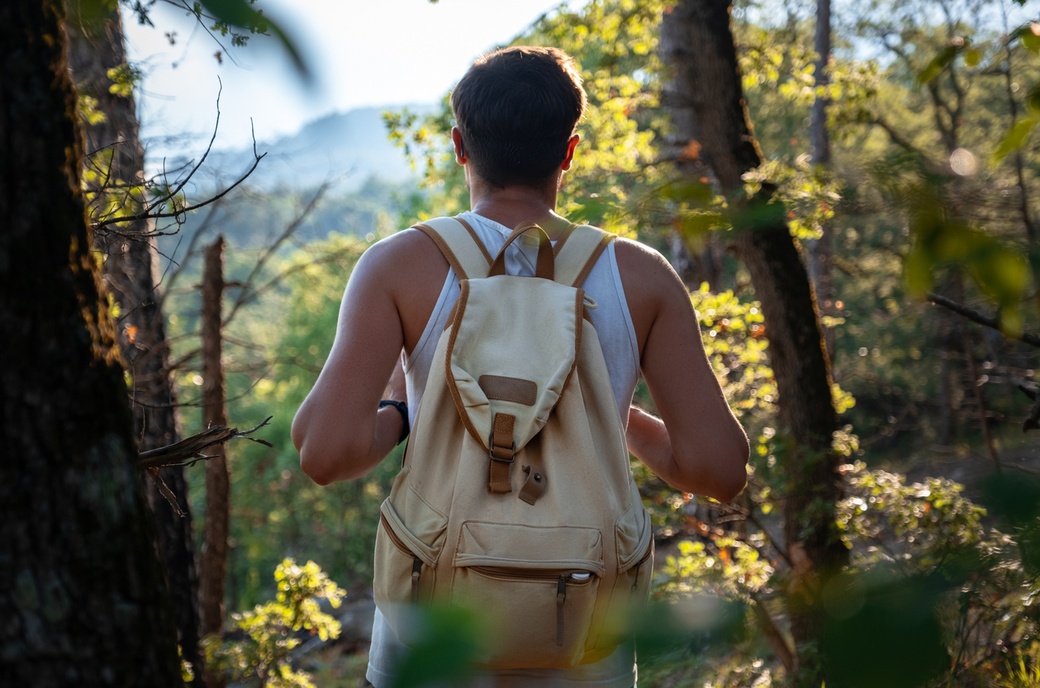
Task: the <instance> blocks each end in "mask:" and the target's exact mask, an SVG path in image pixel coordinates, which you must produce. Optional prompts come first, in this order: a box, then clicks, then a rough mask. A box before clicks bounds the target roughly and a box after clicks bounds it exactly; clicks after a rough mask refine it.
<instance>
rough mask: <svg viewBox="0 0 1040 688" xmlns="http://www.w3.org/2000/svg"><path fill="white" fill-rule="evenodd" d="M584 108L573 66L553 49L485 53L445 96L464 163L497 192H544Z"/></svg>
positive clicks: (567, 149)
mask: <svg viewBox="0 0 1040 688" xmlns="http://www.w3.org/2000/svg"><path fill="white" fill-rule="evenodd" d="M585 103H586V100H585V90H584V89H583V88H582V86H581V77H580V76H579V75H578V71H577V68H576V65H575V64H574V60H573V59H571V58H570V56H568V55H567V54H566V53H564V52H563V51H562V50H558V49H556V48H535V47H515V48H506V49H504V50H499V51H496V52H494V53H491V54H490V55H487V56H485V57H482V58H481V59H479V60H477V61H476V62H475V63H473V66H472V67H470V69H469V71H468V72H466V74H465V76H463V77H462V80H460V81H459V83H458V84H457V85H456V86H455V89H454V90H453V91H452V94H451V108H452V111H453V112H454V113H455V121H456V123H457V125H458V129H459V132H460V134H461V137H462V145H463V146H464V147H465V157H466V159H467V160H468V161H469V163H470V165H471V166H472V169H473V171H474V172H475V173H476V174H477V175H479V176H480V177H481V178H482V179H484V180H485V181H487V182H488V183H490V184H492V185H493V186H496V187H506V186H513V185H522V186H531V187H536V188H539V187H542V186H544V185H545V184H546V183H547V182H548V181H549V180H550V179H551V178H552V177H553V175H554V174H555V173H556V172H557V171H558V170H559V169H560V167H561V165H563V163H564V162H565V160H567V159H568V156H569V155H570V153H571V152H572V151H573V147H572V146H573V144H572V143H571V137H572V136H573V135H574V128H575V126H576V125H577V123H578V120H579V119H581V115H582V113H583V112H584V111H585Z"/></svg>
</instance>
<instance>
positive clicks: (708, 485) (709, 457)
mask: <svg viewBox="0 0 1040 688" xmlns="http://www.w3.org/2000/svg"><path fill="white" fill-rule="evenodd" d="M750 455H751V447H750V445H749V444H748V441H747V437H746V436H745V435H744V433H743V432H741V433H740V435H739V437H738V436H734V437H733V438H732V439H730V440H729V441H726V442H720V443H717V444H716V445H715V446H714V447H712V448H711V449H710V450H709V451H707V452H705V453H704V454H702V456H703V457H704V459H706V460H704V459H702V463H701V469H700V471H699V473H700V475H698V476H696V477H694V476H691V479H692V482H693V483H695V485H696V487H695V488H694V489H691V490H689V491H690V492H696V493H698V494H702V495H705V496H706V497H711V498H712V499H714V500H716V501H719V502H732V501H733V500H734V499H736V498H737V497H738V496H739V495H740V493H741V492H743V491H744V488H745V487H746V486H747V462H748V458H749V457H750Z"/></svg>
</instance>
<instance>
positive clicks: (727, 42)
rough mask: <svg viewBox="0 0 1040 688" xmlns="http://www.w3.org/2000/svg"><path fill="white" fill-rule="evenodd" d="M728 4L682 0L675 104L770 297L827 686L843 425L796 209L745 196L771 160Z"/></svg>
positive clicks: (808, 677) (813, 665)
mask: <svg viewBox="0 0 1040 688" xmlns="http://www.w3.org/2000/svg"><path fill="white" fill-rule="evenodd" d="M729 12H730V3H729V2H727V1H726V0H682V1H681V2H678V3H677V4H676V5H675V6H674V8H673V9H672V10H671V12H669V13H668V15H667V16H666V17H665V22H664V25H663V27H662V44H663V45H664V46H666V47H665V54H664V56H663V57H664V59H665V61H666V63H669V64H670V65H671V66H672V67H673V68H674V70H675V79H676V83H675V86H674V93H673V95H672V99H673V101H674V102H673V107H685V108H687V110H688V113H687V116H689V114H690V113H692V119H693V121H694V123H695V127H694V128H693V129H692V130H691V132H690V133H691V136H690V140H696V141H698V142H699V144H700V145H701V149H700V150H701V154H700V159H701V160H702V161H703V164H704V165H706V166H707V167H708V168H709V169H710V171H711V173H712V176H713V177H714V178H715V180H716V182H717V183H718V185H719V187H720V188H721V190H722V192H723V193H724V194H725V195H726V196H727V197H728V198H729V202H730V204H731V212H732V213H733V216H732V220H733V225H734V230H735V233H736V236H737V238H736V240H735V243H736V246H737V249H738V252H739V254H740V256H741V258H742V259H743V261H744V263H745V265H746V266H747V269H748V272H749V273H750V275H751V281H752V283H753V285H754V288H755V294H756V295H757V297H758V298H759V300H760V301H761V304H762V313H763V315H764V317H765V324H766V334H767V336H768V338H769V349H768V351H769V359H770V364H771V366H772V368H773V373H774V375H775V377H776V382H777V388H778V391H779V402H778V405H779V418H778V421H779V426H780V433H779V435H780V437H782V438H783V442H784V443H785V445H784V450H785V451H784V454H783V456H784V459H783V470H784V472H785V474H786V475H787V477H788V480H787V483H788V485H787V490H786V493H785V499H784V511H783V515H784V537H785V542H786V546H787V549H788V553H789V556H790V560H791V561H792V562H793V563H794V570H793V571H792V572H791V581H790V584H789V586H788V590H787V591H786V596H787V603H788V613H789V616H790V621H791V634H792V637H793V639H794V641H795V647H796V656H797V662H798V674H797V675H796V676H793V677H791V678H792V681H793V682H794V683H796V684H798V685H815V686H818V685H820V683H821V681H823V680H824V679H825V677H826V666H825V664H826V658H821V657H820V655H819V647H818V642H817V641H818V638H819V630H820V627H821V626H820V624H821V622H822V611H821V608H820V605H819V604H818V601H819V593H820V588H821V585H822V582H823V581H824V580H825V579H826V578H827V577H828V576H829V575H831V574H832V573H833V572H836V571H838V570H839V569H840V568H841V567H842V566H843V565H844V564H845V563H846V562H847V552H846V550H845V548H844V546H843V545H842V543H841V541H840V539H839V537H838V533H837V531H836V528H835V523H834V508H835V503H836V502H837V500H838V499H839V498H840V497H841V493H842V488H841V479H840V476H839V475H838V473H837V470H836V469H837V467H838V464H839V463H840V458H839V457H838V456H836V455H835V453H834V452H833V451H832V449H831V442H832V438H833V434H834V432H835V430H836V429H837V427H838V419H837V414H836V413H835V411H834V404H833V400H832V398H831V379H830V369H829V362H828V359H827V354H826V349H825V346H824V343H823V338H822V334H821V327H820V323H819V317H818V313H817V310H816V303H815V299H814V295H813V291H812V287H811V284H810V282H809V278H808V274H807V273H806V270H805V266H804V265H803V264H802V261H801V258H800V256H799V254H798V251H797V248H796V247H795V244H794V240H793V238H792V237H791V234H790V231H789V228H788V227H787V225H786V219H785V213H784V209H783V207H782V206H780V205H779V204H777V203H775V202H774V203H772V204H770V203H769V202H770V200H771V198H772V194H773V188H772V187H770V186H769V185H765V186H764V187H763V188H762V189H761V190H760V191H759V192H758V193H757V194H756V195H755V196H754V197H752V198H748V197H746V196H745V195H744V186H743V181H742V176H743V175H744V174H745V173H746V172H748V171H749V170H752V169H754V168H755V167H757V166H758V165H759V164H761V162H762V155H761V153H760V152H759V149H758V144H757V142H756V141H755V138H754V134H753V132H752V128H751V125H750V122H749V121H748V115H747V108H746V104H745V101H744V96H743V92H742V89H741V78H740V73H739V69H738V66H737V57H736V49H735V46H734V42H733V35H732V32H731V30H730V15H729Z"/></svg>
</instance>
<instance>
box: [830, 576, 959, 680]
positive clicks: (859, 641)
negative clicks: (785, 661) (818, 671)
mask: <svg viewBox="0 0 1040 688" xmlns="http://www.w3.org/2000/svg"><path fill="white" fill-rule="evenodd" d="M948 589H949V583H948V582H947V581H945V580H944V579H942V578H941V577H939V576H934V575H933V576H917V577H910V578H901V577H898V576H895V575H893V574H892V573H891V572H888V571H884V570H878V571H874V572H871V573H870V574H863V575H861V576H857V577H851V576H850V577H844V578H843V579H842V580H841V584H840V587H837V588H836V589H835V588H832V590H831V591H830V604H829V605H828V610H829V612H830V613H829V615H828V616H827V618H826V620H825V621H824V631H823V633H822V634H821V641H820V649H821V652H823V653H824V655H825V656H827V657H828V660H829V661H828V665H829V666H830V668H831V670H832V671H833V677H832V678H833V684H834V685H839V686H848V687H850V688H904V687H905V688H918V687H919V686H922V685H925V684H926V682H927V681H929V680H931V679H934V678H936V677H937V676H939V675H941V674H942V673H943V672H944V671H946V669H947V668H948V667H949V664H950V657H949V654H948V652H947V650H946V647H945V645H944V642H943V632H942V627H941V625H940V623H939V618H938V613H937V611H938V610H937V606H938V604H939V601H940V597H941V596H942V595H943V594H944V593H945V592H946V591H947V590H948ZM830 683H831V682H830V681H829V682H828V684H830Z"/></svg>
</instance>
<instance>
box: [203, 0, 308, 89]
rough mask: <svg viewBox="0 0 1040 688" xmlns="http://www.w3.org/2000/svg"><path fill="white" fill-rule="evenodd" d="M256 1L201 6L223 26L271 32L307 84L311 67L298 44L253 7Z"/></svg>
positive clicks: (212, 1) (211, 1) (221, 0)
mask: <svg viewBox="0 0 1040 688" xmlns="http://www.w3.org/2000/svg"><path fill="white" fill-rule="evenodd" d="M254 1H255V0H199V4H201V6H202V7H204V8H205V9H206V11H207V12H209V13H210V14H211V15H212V16H213V19H215V20H216V21H217V22H219V23H221V24H226V25H228V26H233V27H238V28H242V29H246V30H247V31H249V32H251V33H267V32H268V31H270V32H271V33H273V34H274V35H275V37H276V38H278V41H279V42H280V43H281V45H282V48H283V49H284V50H285V52H286V54H287V55H288V57H289V60H290V62H291V63H292V65H293V67H294V68H295V69H296V72H297V74H299V75H300V76H301V77H302V78H303V80H304V81H305V82H310V81H311V80H312V78H313V76H314V75H313V73H312V72H311V69H310V66H309V65H308V64H307V62H306V60H304V59H303V55H302V54H301V53H300V50H299V47H298V42H297V41H296V40H295V39H293V38H291V37H290V36H289V34H288V33H287V32H286V31H285V29H283V28H282V26H281V25H280V24H279V23H278V22H276V21H274V20H273V19H271V18H269V17H268V16H266V15H265V14H264V13H263V12H261V11H260V10H258V9H256V8H255V7H254V6H253V3H254Z"/></svg>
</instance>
